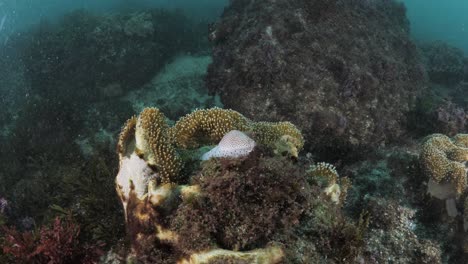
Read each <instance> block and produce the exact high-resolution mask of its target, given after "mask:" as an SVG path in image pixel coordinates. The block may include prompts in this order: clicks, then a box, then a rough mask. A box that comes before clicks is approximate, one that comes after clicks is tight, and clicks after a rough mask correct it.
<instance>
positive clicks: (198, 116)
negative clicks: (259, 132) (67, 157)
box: [171, 107, 249, 148]
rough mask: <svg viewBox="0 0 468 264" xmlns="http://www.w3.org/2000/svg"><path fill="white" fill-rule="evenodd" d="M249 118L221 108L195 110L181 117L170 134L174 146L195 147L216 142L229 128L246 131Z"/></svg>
mask: <svg viewBox="0 0 468 264" xmlns="http://www.w3.org/2000/svg"><path fill="white" fill-rule="evenodd" d="M248 128H249V120H248V119H247V118H245V117H244V116H243V115H242V114H240V113H238V112H236V111H233V110H229V109H221V108H217V107H215V108H211V109H202V110H195V111H194V112H192V113H190V114H188V115H186V116H184V117H182V118H181V119H180V120H179V121H177V123H176V124H175V125H174V127H172V128H171V135H172V137H173V140H174V143H175V144H176V146H178V147H181V148H196V147H198V146H200V145H203V144H206V145H210V144H216V143H218V142H219V141H220V140H221V139H222V138H223V136H224V135H226V133H228V132H229V131H231V130H240V131H246V130H248Z"/></svg>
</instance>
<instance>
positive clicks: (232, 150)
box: [202, 130, 255, 160]
mask: <svg viewBox="0 0 468 264" xmlns="http://www.w3.org/2000/svg"><path fill="white" fill-rule="evenodd" d="M254 147H255V141H254V140H253V139H251V138H250V137H249V136H247V135H246V134H245V133H243V132H241V131H239V130H232V131H230V132H228V133H227V134H226V135H224V137H223V138H222V139H221V141H220V142H219V144H218V145H217V146H216V147H214V148H213V149H212V150H210V151H208V152H207V153H205V154H203V156H202V160H209V159H210V158H238V157H243V156H247V155H248V154H249V153H250V152H251V151H252V150H253V149H254Z"/></svg>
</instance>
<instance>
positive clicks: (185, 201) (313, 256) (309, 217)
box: [116, 108, 368, 264]
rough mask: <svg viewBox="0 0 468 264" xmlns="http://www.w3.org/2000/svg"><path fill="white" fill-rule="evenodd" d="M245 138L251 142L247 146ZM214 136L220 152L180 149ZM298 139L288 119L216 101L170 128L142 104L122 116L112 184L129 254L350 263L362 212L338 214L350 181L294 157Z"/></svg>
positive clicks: (179, 259) (147, 259) (171, 259)
mask: <svg viewBox="0 0 468 264" xmlns="http://www.w3.org/2000/svg"><path fill="white" fill-rule="evenodd" d="M259 127H260V128H261V129H259ZM233 129H237V130H235V131H237V132H235V133H232V130H233ZM239 130H241V131H243V132H244V133H246V134H244V133H242V132H240V131H239ZM230 131H231V132H230ZM226 137H227V138H226ZM250 137H251V138H252V140H254V141H255V144H254V145H252V144H249V145H250V146H254V147H253V148H252V147H249V148H247V149H245V148H243V147H242V146H244V143H242V142H246V138H250ZM221 139H222V140H221ZM220 140H221V142H222V143H223V152H222V154H219V155H218V156H216V157H211V158H210V159H208V160H205V161H201V160H200V159H199V158H200V157H198V159H197V158H195V159H194V156H193V154H192V155H187V154H184V153H187V152H188V151H189V152H190V151H192V152H193V151H194V150H196V149H197V148H199V147H203V146H206V145H213V144H216V143H217V142H218V141H220ZM226 142H229V143H226ZM247 142H251V141H250V140H247ZM220 146H221V145H220ZM220 146H218V147H220ZM239 146H241V148H239ZM285 146H288V148H286V147H285ZM302 146H303V139H302V134H301V133H300V132H299V130H297V129H296V128H295V126H294V125H292V124H291V123H287V122H280V123H266V122H252V121H250V120H248V119H247V118H245V117H244V116H243V115H241V114H240V113H238V112H235V111H232V110H224V109H217V108H214V109H207V110H197V111H195V112H193V113H191V114H189V115H187V116H185V117H183V118H181V119H180V120H179V121H177V122H176V123H175V124H174V125H173V126H169V125H168V124H167V123H166V122H165V118H164V115H163V114H162V113H161V112H160V111H159V109H156V108H148V109H144V110H143V111H142V113H141V114H140V115H139V116H138V117H135V118H132V119H130V120H129V121H128V122H127V123H126V125H125V126H124V128H123V129H122V132H121V136H120V140H119V148H118V153H119V157H120V171H119V173H118V175H117V177H116V188H117V192H118V194H119V197H120V199H121V202H122V205H123V208H124V211H125V219H126V226H127V235H128V239H129V241H130V251H129V252H128V255H127V258H130V259H134V260H138V261H140V262H142V263H155V262H156V263H192V264H195V263H265V264H267V263H314V262H315V261H324V260H325V259H331V260H334V261H338V262H341V261H346V260H349V261H354V260H355V259H356V258H357V257H358V256H359V254H360V252H361V247H362V246H363V236H364V234H365V231H366V227H367V223H368V218H367V216H365V215H363V216H362V217H361V220H360V221H358V222H354V221H353V220H351V219H349V218H347V217H346V216H344V214H342V212H341V209H340V208H341V206H342V204H343V202H344V200H345V199H346V193H347V189H348V187H349V182H348V181H347V180H345V178H341V177H339V176H338V173H337V172H336V170H335V169H334V167H333V166H332V165H329V164H325V163H317V164H315V165H314V166H312V167H310V165H312V163H311V162H298V160H297V158H298V157H297V155H296V154H297V153H298V152H299V151H300V150H301V149H302ZM240 149H242V152H239V150H240ZM278 149H280V150H282V151H278ZM285 149H289V151H284V150H285ZM195 153H197V152H195ZM195 157H196V156H195ZM308 167H310V169H308ZM319 182H321V184H319ZM336 197H338V199H337V198H336Z"/></svg>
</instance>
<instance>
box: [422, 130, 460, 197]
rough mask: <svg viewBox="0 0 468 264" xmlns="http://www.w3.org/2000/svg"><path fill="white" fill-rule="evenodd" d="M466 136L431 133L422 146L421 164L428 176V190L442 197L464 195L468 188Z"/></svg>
mask: <svg viewBox="0 0 468 264" xmlns="http://www.w3.org/2000/svg"><path fill="white" fill-rule="evenodd" d="M466 139H467V135H460V134H458V135H456V136H455V137H454V139H453V140H452V139H450V138H449V137H447V136H445V135H442V134H434V135H431V136H429V137H428V138H427V139H426V141H425V142H424V143H423V145H422V149H421V153H420V163H421V168H422V170H423V172H424V173H425V174H426V175H427V176H428V177H429V179H430V181H429V190H428V191H429V192H430V193H431V194H432V195H433V196H436V197H437V198H439V199H447V198H450V196H453V197H456V196H459V195H460V194H462V193H463V192H464V191H465V189H466V187H467V182H466V180H467V169H466V166H465V164H464V163H465V162H467V161H468V148H466V147H465V146H466V145H465V143H466V142H465V141H466Z"/></svg>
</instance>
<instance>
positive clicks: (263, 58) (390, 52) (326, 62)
mask: <svg viewBox="0 0 468 264" xmlns="http://www.w3.org/2000/svg"><path fill="white" fill-rule="evenodd" d="M210 38H211V40H212V42H213V43H214V49H213V64H211V66H210V68H209V70H208V76H207V78H206V79H207V86H208V88H209V89H210V90H211V91H212V92H216V93H219V94H220V96H221V99H222V102H223V103H224V104H225V106H226V107H230V108H233V109H235V110H238V111H240V112H242V113H244V114H245V115H246V116H248V117H249V118H252V119H254V120H289V121H291V122H293V123H295V124H297V125H298V126H299V128H300V129H301V130H302V132H303V134H304V137H305V139H306V148H307V149H309V150H313V152H314V153H317V154H320V153H324V154H330V155H335V156H336V155H340V156H342V155H343V154H345V153H346V152H347V151H348V150H356V149H361V148H366V147H367V148H368V147H374V146H376V145H379V144H382V143H385V142H388V141H391V140H393V139H395V138H397V137H398V136H399V135H401V133H402V131H403V130H404V120H405V113H406V112H408V111H409V110H410V107H411V106H412V105H413V103H414V99H415V97H416V96H417V95H418V94H419V93H420V92H421V91H423V90H424V88H425V85H426V77H425V75H424V67H423V64H422V63H421V60H420V58H419V56H418V53H417V48H416V46H415V45H414V44H413V42H412V41H411V39H410V37H409V23H408V20H407V18H406V16H405V7H404V6H403V4H401V3H397V2H396V1H323V0H313V1H306V0H294V1H286V0H282V1H267V0H263V1H243V0H236V1H232V2H231V4H230V6H229V7H228V8H227V9H225V11H224V13H223V15H222V18H221V20H220V21H219V22H218V23H216V25H215V26H214V27H213V30H212V31H211V34H210ZM335 158H336V157H335Z"/></svg>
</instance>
